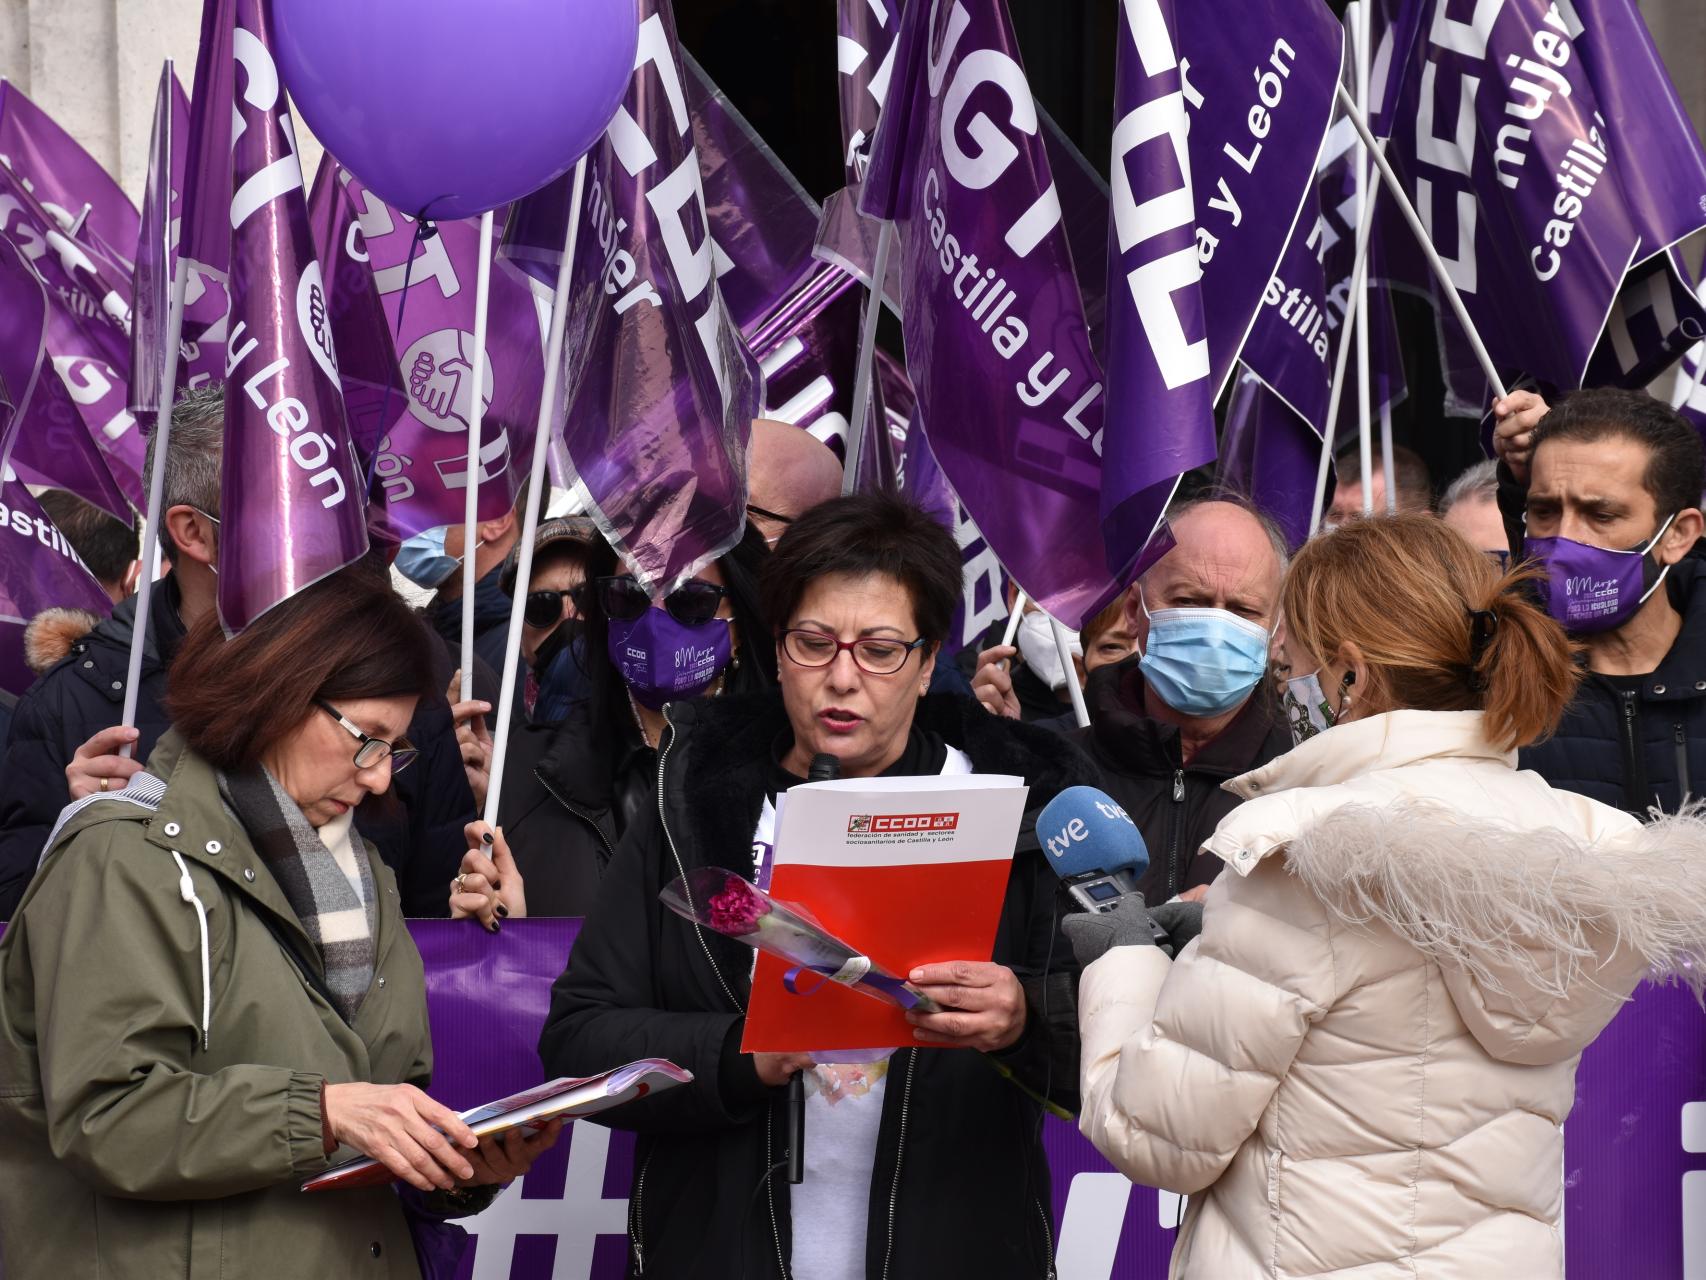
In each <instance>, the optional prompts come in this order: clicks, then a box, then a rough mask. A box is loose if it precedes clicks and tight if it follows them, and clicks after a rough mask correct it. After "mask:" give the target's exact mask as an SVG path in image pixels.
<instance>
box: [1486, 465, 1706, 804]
mask: <svg viewBox="0 0 1706 1280" xmlns="http://www.w3.org/2000/svg"><path fill="white" fill-rule="evenodd" d="M1498 476H1499V489H1498V500H1499V514H1500V516H1502V517H1503V519H1504V525H1505V537H1506V540H1507V541H1508V542H1509V543H1510V552H1511V562H1512V563H1513V564H1514V563H1516V562H1517V561H1519V560H1521V559H1522V558H1523V533H1524V528H1523V511H1524V508H1525V507H1526V505H1527V490H1526V489H1525V488H1524V487H1523V486H1522V485H1520V484H1518V483H1517V482H1516V480H1515V478H1514V477H1513V476H1512V475H1511V473H1510V468H1508V467H1507V466H1505V464H1504V463H1502V462H1501V463H1500V464H1499V468H1498ZM1664 590H1665V591H1667V592H1669V594H1670V603H1671V607H1672V608H1673V609H1675V610H1676V611H1677V612H1678V613H1679V614H1681V615H1682V630H1681V631H1680V632H1678V634H1677V637H1676V643H1675V644H1673V645H1672V646H1671V649H1670V652H1669V653H1667V654H1666V655H1665V657H1664V661H1663V662H1661V663H1659V665H1658V667H1657V669H1656V670H1654V671H1652V672H1650V673H1649V674H1647V675H1646V676H1643V677H1640V678H1638V679H1637V678H1635V677H1627V678H1625V677H1612V676H1602V675H1598V674H1595V673H1593V672H1588V673H1587V674H1586V675H1585V676H1584V677H1583V679H1582V683H1581V685H1580V687H1579V688H1578V689H1577V690H1576V696H1575V697H1574V698H1573V699H1572V700H1571V702H1570V705H1569V706H1568V707H1567V708H1566V709H1565V711H1564V719H1563V721H1562V722H1561V723H1560V724H1559V725H1558V731H1557V732H1556V733H1555V734H1553V735H1552V736H1551V737H1550V738H1548V739H1547V740H1546V741H1545V742H1542V743H1539V744H1537V745H1535V746H1532V747H1524V748H1523V749H1522V751H1520V752H1519V753H1518V755H1517V763H1518V764H1519V766H1520V767H1522V768H1524V769H1533V770H1534V771H1535V772H1536V773H1538V774H1539V775H1540V776H1541V777H1542V778H1545V779H1546V781H1547V782H1549V783H1551V784H1552V785H1553V786H1555V787H1561V788H1563V789H1564V790H1565V791H1574V792H1576V793H1577V794H1579V795H1584V796H1587V797H1589V798H1590V799H1593V800H1598V801H1600V802H1601V803H1602V804H1608V805H1611V806H1613V807H1614V808H1618V809H1624V810H1626V811H1628V812H1629V813H1632V814H1634V815H1635V816H1636V817H1637V818H1642V819H1645V818H1646V817H1648V815H1649V813H1650V812H1651V810H1653V809H1654V808H1657V809H1659V810H1660V811H1662V812H1664V813H1675V812H1676V811H1677V810H1678V809H1679V808H1681V806H1682V803H1683V801H1684V800H1686V799H1687V798H1689V797H1690V796H1692V797H1694V798H1696V799H1698V798H1700V797H1703V796H1706V561H1703V560H1702V559H1701V558H1700V546H1699V544H1696V546H1695V548H1694V550H1693V551H1692V552H1690V553H1689V555H1687V556H1686V557H1685V558H1684V559H1683V560H1682V561H1681V562H1680V563H1678V564H1676V565H1673V566H1672V568H1671V571H1670V573H1668V574H1667V575H1666V576H1665V581H1664Z"/></svg>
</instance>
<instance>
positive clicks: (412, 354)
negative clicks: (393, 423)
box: [401, 329, 492, 432]
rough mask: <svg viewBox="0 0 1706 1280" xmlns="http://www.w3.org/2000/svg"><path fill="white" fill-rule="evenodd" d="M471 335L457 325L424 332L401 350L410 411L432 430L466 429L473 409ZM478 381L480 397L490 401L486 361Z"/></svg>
mask: <svg viewBox="0 0 1706 1280" xmlns="http://www.w3.org/2000/svg"><path fill="white" fill-rule="evenodd" d="M473 346H474V339H473V336H472V335H470V334H466V333H463V332H462V331H461V330H459V329H440V330H438V331H437V332H435V333H430V334H427V335H426V336H425V337H423V338H421V339H419V340H418V341H417V342H415V343H414V344H413V345H412V346H411V347H410V348H409V349H408V350H407V351H405V352H404V353H403V358H402V361H401V365H402V368H403V371H404V372H405V373H406V374H407V376H408V383H409V399H410V400H411V401H412V402H413V405H412V409H413V414H414V416H415V417H416V418H418V419H419V420H420V421H421V422H422V423H423V424H425V425H426V426H428V427H431V428H432V429H433V430H435V431H446V432H452V431H466V430H467V429H468V419H469V417H470V416H471V415H472V413H473V401H474V387H473V377H472V374H473V365H472V362H471V361H470V359H469V353H470V352H471V351H472V350H473ZM484 374H485V376H484V378H482V379H481V381H482V382H483V383H484V386H482V387H481V400H482V403H483V405H484V406H485V407H487V408H489V407H490V406H491V402H492V370H491V366H490V364H489V363H488V364H487V366H486V368H485V370H484Z"/></svg>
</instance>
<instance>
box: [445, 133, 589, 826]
mask: <svg viewBox="0 0 1706 1280" xmlns="http://www.w3.org/2000/svg"><path fill="white" fill-rule="evenodd" d="M585 189H586V157H585V156H584V155H583V156H582V157H581V158H580V159H579V160H577V161H576V162H575V181H574V191H573V195H572V196H571V197H570V199H569V216H568V218H567V222H568V230H567V231H566V232H565V233H564V235H563V258H562V262H561V263H559V264H558V267H557V292H556V293H555V294H554V295H553V296H552V298H551V327H550V329H549V331H548V332H547V335H546V339H545V380H544V383H543V385H542V386H541V387H540V388H539V418H538V425H537V426H536V427H535V429H534V432H533V469H532V471H531V472H530V473H529V479H528V484H527V509H526V511H525V512H524V513H523V515H522V521H521V550H520V554H519V557H518V559H517V561H516V566H515V582H516V587H515V591H514V593H513V595H512V596H511V599H510V606H509V635H510V637H511V643H510V644H508V645H507V646H505V648H504V669H503V679H502V681H501V683H500V684H499V685H498V718H497V723H496V725H494V726H493V729H492V763H491V769H490V771H489V773H488V774H487V782H486V804H485V813H484V815H483V816H484V818H485V821H486V825H487V826H489V827H495V826H497V822H498V799H499V797H501V796H502V795H503V785H504V762H505V757H506V756H507V755H508V754H509V752H508V748H509V722H510V717H511V715H512V714H513V713H514V711H515V672H516V667H517V665H518V662H519V660H520V656H521V646H520V645H519V644H517V643H515V640H516V639H517V638H518V637H519V636H520V635H521V615H522V613H523V611H524V610H525V609H526V608H527V584H528V582H529V581H530V580H531V579H532V577H533V543H534V540H535V538H536V537H537V535H538V533H539V511H540V508H541V507H542V506H543V493H542V491H543V490H544V488H545V461H546V459H547V457H548V456H549V454H550V451H551V428H552V425H553V418H554V417H555V408H556V402H557V378H558V376H559V374H560V372H561V369H562V363H563V331H564V329H565V328H566V326H567V322H568V314H569V281H570V279H571V277H572V276H573V274H574V262H575V237H576V233H577V232H578V231H579V230H580V221H581V200H582V198H583V196H584V194H585ZM486 217H487V218H488V219H489V218H490V217H491V215H490V214H487V215H486ZM488 225H489V224H488ZM482 230H485V227H482ZM489 256H490V255H489V254H487V253H486V252H484V251H482V253H481V255H480V272H481V279H482V280H484V279H485V271H486V264H487V262H488V259H489ZM482 314H483V313H482ZM476 368H478V366H476ZM479 388H480V384H479V383H478V382H476V383H475V386H474V389H475V393H476V394H475V398H476V400H477V399H478V398H479V397H478V393H479ZM476 421H477V419H476ZM470 465H472V464H470ZM469 492H470V494H471V493H472V492H473V473H472V471H470V473H469ZM472 501H473V499H472V498H471V497H470V499H469V502H470V503H472ZM472 533H473V526H472V524H470V526H469V534H470V536H472ZM471 545H472V544H470V546H471ZM472 562H473V552H472V550H470V551H469V552H468V560H467V562H466V563H470V564H471V563H472ZM463 581H464V583H466V582H467V578H466V577H464V579H463ZM464 589H465V590H467V591H468V600H472V598H473V591H472V589H470V588H466V587H465V588H464ZM468 607H469V606H468V603H467V601H464V603H463V610H464V612H463V631H462V644H463V654H464V655H465V657H464V660H466V655H467V653H468V637H469V636H470V635H471V634H472V628H471V626H470V625H469V623H468V621H467V618H468V614H467V609H468ZM462 678H463V680H464V682H466V680H467V679H468V675H467V670H466V669H464V671H463V676H462ZM466 687H467V686H466V684H464V688H465V689H466ZM464 700H466V694H464Z"/></svg>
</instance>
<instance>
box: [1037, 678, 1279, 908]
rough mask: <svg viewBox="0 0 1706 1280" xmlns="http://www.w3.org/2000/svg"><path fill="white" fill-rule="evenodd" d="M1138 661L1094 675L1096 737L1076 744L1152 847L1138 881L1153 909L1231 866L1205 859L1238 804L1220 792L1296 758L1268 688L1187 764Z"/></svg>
mask: <svg viewBox="0 0 1706 1280" xmlns="http://www.w3.org/2000/svg"><path fill="white" fill-rule="evenodd" d="M1141 661H1142V658H1141V656H1140V655H1137V654H1133V655H1132V656H1131V657H1129V658H1127V659H1126V660H1125V661H1123V662H1119V663H1116V664H1114V665H1112V666H1105V667H1098V668H1097V669H1096V670H1095V671H1093V672H1091V673H1090V682H1089V688H1088V689H1087V690H1086V691H1085V701H1086V702H1087V703H1088V704H1089V708H1090V727H1089V728H1088V729H1078V730H1075V731H1074V732H1073V733H1072V734H1071V735H1070V736H1071V737H1072V738H1073V740H1074V741H1076V742H1077V743H1078V744H1079V745H1080V746H1082V747H1083V748H1084V749H1085V751H1086V752H1088V753H1089V755H1090V758H1091V759H1092V760H1094V761H1095V762H1096V764H1097V765H1098V766H1100V767H1101V770H1102V773H1103V775H1104V776H1105V777H1106V778H1107V787H1108V794H1109V795H1111V796H1113V798H1114V799H1115V800H1117V801H1119V803H1120V806H1121V807H1122V808H1124V809H1125V811H1126V812H1127V813H1128V814H1130V815H1131V820H1132V821H1133V822H1135V823H1137V829H1138V830H1139V831H1141V832H1142V833H1143V841H1144V843H1145V844H1147V845H1148V846H1149V870H1148V871H1146V872H1144V874H1143V876H1142V878H1141V879H1140V880H1139V881H1138V887H1139V888H1140V889H1142V890H1143V897H1144V901H1145V902H1147V903H1148V904H1149V905H1150V906H1152V907H1153V906H1156V905H1157V904H1159V903H1162V902H1166V901H1167V900H1168V899H1169V898H1171V897H1173V896H1174V895H1175V894H1178V893H1181V892H1183V891H1184V890H1186V889H1192V888H1195V887H1196V886H1197V885H1204V884H1210V883H1212V882H1213V881H1214V878H1215V877H1216V876H1217V875H1219V874H1220V871H1221V868H1222V866H1224V864H1223V863H1222V862H1221V860H1220V859H1219V858H1217V857H1216V856H1215V855H1214V854H1212V853H1204V852H1201V847H1202V843H1203V841H1205V840H1207V839H1208V838H1209V836H1211V835H1213V834H1214V829H1215V827H1217V826H1219V825H1220V820H1221V819H1222V818H1224V817H1225V816H1226V815H1227V814H1229V813H1231V812H1232V810H1233V809H1235V808H1237V807H1238V804H1239V803H1240V802H1239V799H1238V797H1237V796H1235V795H1233V794H1232V793H1231V792H1229V791H1223V790H1222V789H1221V784H1222V783H1223V782H1226V781H1227V780H1228V779H1230V778H1236V777H1237V776H1238V775H1239V774H1241V773H1248V772H1249V771H1250V770H1251V769H1255V768H1259V767H1260V766H1262V765H1264V764H1266V763H1267V762H1268V761H1270V760H1272V759H1273V758H1274V757H1275V756H1279V755H1284V754H1285V753H1286V752H1287V751H1290V750H1291V730H1290V729H1288V728H1287V727H1286V723H1285V718H1284V717H1283V716H1281V715H1280V714H1279V712H1278V710H1277V709H1276V708H1275V707H1274V705H1273V699H1272V697H1271V696H1270V694H1269V691H1268V686H1267V684H1266V682H1264V683H1263V684H1262V685H1261V686H1260V687H1259V688H1258V689H1257V690H1256V692H1255V693H1254V694H1253V695H1252V696H1251V698H1250V700H1249V701H1248V702H1246V703H1245V704H1244V709H1243V710H1242V711H1241V712H1239V713H1238V714H1237V715H1236V716H1234V717H1233V719H1232V722H1231V723H1230V724H1228V725H1227V726H1226V728H1224V729H1223V730H1221V732H1220V735H1219V736H1218V737H1216V738H1215V739H1214V740H1213V741H1212V742H1210V743H1208V744H1207V745H1206V746H1205V747H1203V749H1202V750H1201V751H1199V752H1197V754H1196V755H1195V756H1194V757H1193V758H1192V759H1191V761H1190V762H1189V763H1188V764H1187V763H1186V762H1185V760H1184V757H1183V753H1182V751H1181V748H1180V742H1179V731H1178V729H1177V728H1175V727H1174V726H1172V725H1170V724H1163V723H1162V722H1161V721H1159V720H1154V719H1151V718H1150V717H1149V716H1147V715H1145V714H1144V713H1143V711H1142V707H1143V693H1144V683H1143V672H1142V671H1141V670H1140V669H1139V667H1138V664H1139V663H1140V662H1141Z"/></svg>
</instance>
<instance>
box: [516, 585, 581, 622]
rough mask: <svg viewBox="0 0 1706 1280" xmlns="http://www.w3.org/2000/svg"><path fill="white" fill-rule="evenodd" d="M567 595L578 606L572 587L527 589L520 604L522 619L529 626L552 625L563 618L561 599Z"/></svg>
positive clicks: (578, 602)
mask: <svg viewBox="0 0 1706 1280" xmlns="http://www.w3.org/2000/svg"><path fill="white" fill-rule="evenodd" d="M565 597H567V598H568V599H569V600H572V601H574V604H575V607H576V608H579V607H580V601H579V599H578V598H577V597H576V595H575V591H574V588H573V587H570V588H569V589H568V590H566V591H551V590H541V591H529V592H528V593H527V601H526V603H525V604H523V605H522V606H521V618H522V621H524V622H525V623H527V625H528V626H530V627H554V626H556V625H557V624H558V623H559V622H561V621H562V620H563V600H564V598H565Z"/></svg>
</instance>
